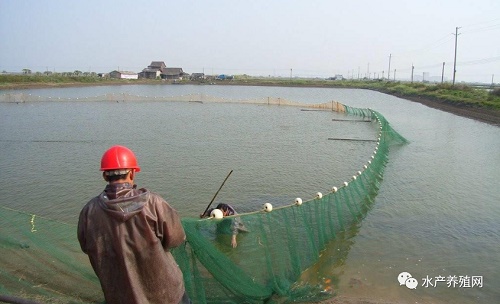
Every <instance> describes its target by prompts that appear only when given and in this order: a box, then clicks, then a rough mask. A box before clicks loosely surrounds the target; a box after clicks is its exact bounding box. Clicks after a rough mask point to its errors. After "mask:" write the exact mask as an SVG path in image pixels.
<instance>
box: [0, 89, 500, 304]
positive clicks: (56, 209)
mask: <svg viewBox="0 0 500 304" xmlns="http://www.w3.org/2000/svg"><path fill="white" fill-rule="evenodd" d="M21 92H23V93H27V94H32V95H40V96H55V97H88V96H95V95H103V94H107V93H130V94H137V95H142V96H146V95H147V96H181V95H186V94H206V95H208V96H215V97H224V98H229V99H249V98H265V97H280V98H284V99H288V100H293V101H298V102H302V103H323V102H328V101H331V100H335V101H339V102H341V103H344V104H346V105H349V106H353V107H361V108H364V107H369V108H372V109H374V110H376V111H379V112H380V113H382V114H383V115H384V116H385V117H386V118H387V119H388V121H389V122H390V123H391V125H392V127H393V128H394V129H395V130H396V131H398V132H399V133H400V134H401V135H403V136H404V137H405V138H406V139H408V140H409V141H410V143H409V144H408V145H404V146H394V147H392V149H391V151H390V154H389V163H388V165H387V167H386V170H385V174H384V181H383V183H382V186H381V188H380V191H379V194H378V196H377V198H376V201H375V204H374V205H373V207H372V209H371V210H370V211H369V212H368V214H367V216H366V218H365V219H364V220H363V221H362V222H361V223H360V225H358V226H357V227H356V229H355V231H351V233H352V237H350V238H349V239H348V240H347V241H346V242H348V246H349V248H350V249H349V252H348V254H347V255H346V257H345V260H344V261H343V262H342V263H341V264H340V265H338V264H336V265H335V267H334V266H331V265H330V266H329V265H328V263H326V264H325V265H323V266H322V267H323V268H322V269H321V271H323V272H333V273H336V274H337V275H338V278H339V281H338V286H337V288H338V290H337V293H338V294H339V295H342V296H346V297H362V298H368V299H371V300H374V301H380V302H384V301H385V302H390V301H394V302H398V303H405V302H408V303H410V302H411V303H414V302H420V303H422V302H433V303H448V302H449V303H457V302H460V303H498V302H499V301H500V292H499V291H498V289H497V287H498V286H500V272H499V271H498V269H499V266H500V250H499V245H498V244H499V242H500V221H499V219H500V204H499V202H500V187H499V182H498V181H499V180H500V128H499V127H495V126H491V125H488V124H484V123H480V122H476V121H473V120H470V119H467V118H463V117H459V116H455V115H452V114H449V113H445V112H441V111H438V110H435V109H432V108H428V107H425V106H423V105H421V104H418V103H413V102H410V101H407V100H404V99H400V98H396V97H393V96H389V95H386V94H381V93H378V92H372V91H367V90H356V89H326V88H284V87H243V86H218V85H214V86H192V85H127V86H99V87H83V88H57V89H36V90H35V89H34V90H16V91H3V92H2V91H0V94H2V93H21ZM345 118H346V117H345V116H344V115H342V114H338V113H334V112H328V111H326V112H325V111H301V110H300V109H299V108H296V107H279V106H263V105H251V104H232V103H231V104H229V103H228V104H226V103H203V104H202V103H191V102H154V101H146V102H119V103H116V102H84V101H62V102H35V103H22V104H15V103H0V143H1V145H0V155H1V157H0V175H1V180H2V184H3V187H2V188H1V189H0V197H1V199H0V204H1V205H2V206H8V207H10V208H13V209H16V210H23V211H27V212H30V213H33V214H37V215H43V216H46V217H49V218H53V219H58V220H61V221H64V222H67V223H71V224H73V223H74V224H76V221H77V216H78V213H79V211H80V209H81V208H82V206H83V205H84V204H85V203H86V202H87V201H88V200H89V199H90V198H91V197H93V196H95V195H96V194H97V193H99V192H100V191H101V190H102V189H103V187H104V182H103V180H102V177H101V174H100V172H99V170H98V169H99V161H100V157H101V155H102V153H103V152H104V151H105V150H106V149H107V148H108V147H109V146H111V145H114V144H123V145H126V146H128V147H130V148H131V149H132V150H134V152H135V153H136V155H137V156H138V158H139V165H140V166H141V168H142V171H141V172H140V173H139V174H138V176H137V179H136V182H137V183H138V184H139V186H143V187H147V188H150V189H151V190H153V191H154V192H157V193H159V194H160V195H162V196H163V197H164V198H165V199H166V200H167V201H169V203H170V204H171V205H173V206H174V207H175V208H176V209H177V210H178V212H179V213H180V214H181V216H183V217H193V216H197V215H198V214H199V213H200V212H202V211H203V210H204V209H205V207H206V205H207V204H208V203H209V202H210V200H211V199H212V197H213V196H214V194H215V192H216V191H217V189H218V188H219V186H220V185H221V183H222V181H223V180H224V178H225V177H226V175H227V174H228V173H229V171H230V170H234V171H233V174H232V175H231V177H230V178H229V179H228V181H227V182H226V184H225V185H224V188H223V189H222V190H221V192H219V194H218V196H217V199H216V201H215V202H216V203H219V202H225V203H230V204H232V205H233V206H235V207H236V209H238V211H240V212H246V211H254V210H257V209H259V208H260V207H261V206H262V204H263V203H264V202H268V201H270V202H273V204H276V205H280V204H290V203H291V202H292V201H293V200H294V199H295V198H296V197H302V198H303V199H309V198H312V197H313V195H314V193H316V192H317V191H321V192H327V191H329V189H331V187H332V186H340V185H341V184H342V182H343V181H344V180H348V179H349V178H350V177H351V176H352V175H353V174H354V173H355V172H357V171H358V170H360V167H361V166H362V165H363V164H364V163H365V162H366V160H367V159H368V158H369V156H370V155H371V153H372V152H373V146H374V143H373V142H361V141H331V140H328V138H331V137H337V138H345V137H350V138H360V139H373V138H375V137H376V128H375V125H374V124H371V123H362V122H340V121H333V120H332V119H345ZM2 220H4V219H2ZM2 225H4V223H2ZM327 255H328V253H327ZM403 271H406V272H409V273H411V275H412V276H413V277H414V278H416V279H417V280H418V282H419V286H418V287H417V288H416V289H414V290H411V289H409V288H407V287H406V286H404V285H403V286H400V284H399V282H398V280H397V278H398V275H399V274H400V273H401V272H403ZM452 276H456V277H457V280H458V281H457V282H458V283H457V285H456V286H448V284H447V281H448V280H447V278H448V277H452ZM441 277H444V278H445V281H444V282H443V281H440V278H441ZM471 277H474V278H475V279H481V280H482V281H481V283H482V284H481V286H482V287H481V286H478V285H479V284H472V282H471V287H467V282H468V281H469V280H471ZM436 278H437V283H436ZM426 279H432V284H435V283H436V284H435V285H434V286H432V285H429V284H428V283H429V280H426ZM475 282H476V283H477V281H475ZM472 285H474V286H472Z"/></svg>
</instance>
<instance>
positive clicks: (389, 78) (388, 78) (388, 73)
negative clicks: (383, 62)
mask: <svg viewBox="0 0 500 304" xmlns="http://www.w3.org/2000/svg"><path fill="white" fill-rule="evenodd" d="M391 57H392V54H389V69H387V80H391Z"/></svg>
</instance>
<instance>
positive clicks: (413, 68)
mask: <svg viewBox="0 0 500 304" xmlns="http://www.w3.org/2000/svg"><path fill="white" fill-rule="evenodd" d="M413 70H415V67H414V66H413V64H412V65H411V83H413Z"/></svg>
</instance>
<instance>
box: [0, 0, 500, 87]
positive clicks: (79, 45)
mask: <svg viewBox="0 0 500 304" xmlns="http://www.w3.org/2000/svg"><path fill="white" fill-rule="evenodd" d="M457 27H459V29H458V31H456V28H457ZM455 33H458V35H457V36H456V35H455ZM455 38H456V41H457V48H456V50H457V57H456V81H457V82H462V81H465V82H483V83H491V82H492V81H493V82H495V83H500V1H498V0H491V1H490V0H472V1H465V0H441V1H436V0H419V1H405V0H385V1H384V0H382V1H365V0H358V1H356V0H352V1H334V0H307V1H306V0H302V1H297V0H252V1H244V0H239V1H238V0H230V1H229V0H212V1H204V0H198V1H195V0H186V1H184V0H177V1H170V0H145V1H132V0H107V1H103V0H85V1H83V0H82V1H77V0H75V1H68V0H0V72H3V71H6V72H21V71H22V69H25V68H27V69H30V70H32V71H33V72H36V71H40V72H44V71H52V72H72V71H75V70H79V71H83V72H97V73H101V72H110V71H112V70H122V71H133V72H140V71H142V69H144V68H146V67H147V66H148V65H149V64H150V63H151V61H164V62H165V64H166V65H167V67H180V68H182V69H183V70H184V72H186V73H205V74H212V75H213V74H232V75H239V74H247V75H252V76H266V77H268V76H271V77H331V76H335V75H336V74H341V75H343V76H344V77H345V78H355V79H357V78H358V77H361V78H362V77H370V78H374V77H375V78H381V77H385V78H387V77H388V76H389V78H390V79H396V80H410V79H411V76H412V71H413V75H414V79H415V80H418V79H420V80H421V79H422V77H424V78H425V79H426V80H439V81H440V80H441V77H442V76H444V80H445V81H451V80H452V78H453V63H454V52H455ZM443 63H444V70H443ZM412 66H413V68H412ZM388 71H389V73H388ZM443 71H444V72H443Z"/></svg>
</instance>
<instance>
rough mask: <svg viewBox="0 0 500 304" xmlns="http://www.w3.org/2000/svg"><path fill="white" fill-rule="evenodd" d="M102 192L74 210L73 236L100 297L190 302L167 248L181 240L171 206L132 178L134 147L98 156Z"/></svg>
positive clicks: (118, 300)
mask: <svg viewBox="0 0 500 304" xmlns="http://www.w3.org/2000/svg"><path fill="white" fill-rule="evenodd" d="M101 171H103V175H102V176H103V178H104V180H105V181H106V182H107V183H108V184H107V185H106V187H105V189H104V191H103V192H101V193H100V194H99V195H98V196H96V197H94V198H93V199H91V200H90V201H89V202H88V203H87V204H86V205H85V206H84V207H83V209H82V211H81V212H80V217H79V220H78V241H79V242H80V246H81V249H82V251H83V252H84V253H86V254H87V255H88V257H89V260H90V263H91V264H92V268H93V269H94V271H95V273H96V275H97V277H98V278H99V281H100V283H101V287H102V290H103V293H104V298H105V300H106V303H111V304H113V303H137V304H142V303H170V304H179V303H191V301H190V300H189V297H188V296H187V294H186V292H185V289H184V280H183V275H182V272H181V270H180V268H179V266H178V265H177V263H176V261H175V260H174V258H173V256H172V254H171V253H170V249H171V248H174V247H177V246H179V245H181V244H183V243H184V242H185V239H186V235H185V233H184V229H183V227H182V225H181V221H180V218H179V216H178V214H177V212H176V211H175V210H174V209H173V208H172V207H171V206H170V205H169V204H168V203H167V202H166V201H165V200H164V199H163V198H162V197H160V196H159V195H158V194H155V193H153V192H150V191H149V190H147V189H145V188H141V189H137V186H136V185H135V184H134V178H135V176H136V173H137V172H139V171H141V169H140V167H139V166H138V165H137V160H136V157H135V155H134V153H133V152H132V151H131V150H130V149H128V148H127V147H124V146H113V147H111V148H110V149H108V150H107V151H106V152H105V153H104V155H103V156H102V159H101Z"/></svg>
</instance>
